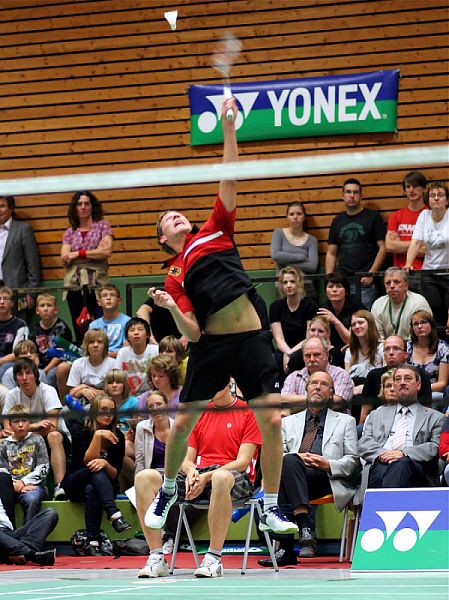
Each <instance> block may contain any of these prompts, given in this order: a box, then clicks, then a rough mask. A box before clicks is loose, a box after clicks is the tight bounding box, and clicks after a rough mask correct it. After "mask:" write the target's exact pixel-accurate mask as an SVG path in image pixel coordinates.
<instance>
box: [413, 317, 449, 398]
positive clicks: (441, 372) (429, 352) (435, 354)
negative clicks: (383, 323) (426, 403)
mask: <svg viewBox="0 0 449 600" xmlns="http://www.w3.org/2000/svg"><path fill="white" fill-rule="evenodd" d="M407 363H408V364H409V365H414V366H415V367H421V368H422V369H424V371H425V372H426V373H427V375H428V376H429V378H430V385H431V389H432V408H435V409H436V410H439V409H443V408H444V406H443V404H444V400H443V395H444V392H445V390H446V387H447V386H448V385H449V344H448V343H447V342H444V341H443V340H440V339H439V338H438V334H437V328H436V323H435V319H434V318H433V317H432V315H431V314H430V313H429V312H427V311H425V310H417V311H416V312H414V313H413V314H412V318H411V321H410V341H409V342H407Z"/></svg>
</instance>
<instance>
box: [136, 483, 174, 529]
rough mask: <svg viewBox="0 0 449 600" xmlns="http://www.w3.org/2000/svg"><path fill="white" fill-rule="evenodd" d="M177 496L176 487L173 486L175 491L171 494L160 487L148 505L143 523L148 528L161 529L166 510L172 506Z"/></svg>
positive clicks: (165, 517)
mask: <svg viewBox="0 0 449 600" xmlns="http://www.w3.org/2000/svg"><path fill="white" fill-rule="evenodd" d="M177 498H178V488H177V487H175V492H174V494H172V495H169V494H167V493H166V492H165V491H164V488H161V489H160V490H159V492H158V494H157V496H156V498H155V499H154V500H153V502H152V503H151V504H150V506H149V507H148V510H147V512H146V514H145V519H144V520H145V525H146V526H147V527H149V528H150V529H162V527H163V526H164V525H165V521H166V520H167V515H168V511H169V510H170V508H171V507H172V506H173V504H174V503H175V502H176V500H177Z"/></svg>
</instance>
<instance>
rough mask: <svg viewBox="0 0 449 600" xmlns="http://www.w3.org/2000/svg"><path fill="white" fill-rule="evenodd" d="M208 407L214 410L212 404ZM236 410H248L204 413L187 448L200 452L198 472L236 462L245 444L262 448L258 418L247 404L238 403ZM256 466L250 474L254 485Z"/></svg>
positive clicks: (250, 467)
mask: <svg viewBox="0 0 449 600" xmlns="http://www.w3.org/2000/svg"><path fill="white" fill-rule="evenodd" d="M207 406H208V408H210V407H213V402H209V404H208V405H207ZM233 406H238V407H246V410H242V409H241V408H240V410H234V411H221V410H217V411H207V412H204V413H203V414H202V415H201V417H200V419H199V421H198V422H197V424H196V425H195V427H194V428H193V431H192V433H191V434H190V437H189V442H188V445H189V446H190V447H191V448H195V450H196V452H197V458H196V466H197V467H198V468H199V467H209V466H210V465H221V466H222V465H225V464H227V463H229V462H231V461H233V460H235V459H236V458H237V456H238V453H239V450H240V446H241V445H242V444H257V445H258V446H260V444H262V436H261V434H260V430H259V427H258V425H257V421H256V418H255V416H254V413H253V411H252V410H251V409H250V408H248V405H247V403H246V402H244V401H243V400H239V399H236V400H235V404H234V405H233ZM256 454H257V452H256ZM255 457H256V455H255ZM254 463H255V461H254V460H253V461H252V462H251V463H250V465H249V467H248V469H249V471H247V472H248V475H249V478H250V479H251V481H254V476H255V472H254Z"/></svg>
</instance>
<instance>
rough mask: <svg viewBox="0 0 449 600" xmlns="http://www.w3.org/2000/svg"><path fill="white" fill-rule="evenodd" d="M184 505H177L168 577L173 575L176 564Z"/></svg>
mask: <svg viewBox="0 0 449 600" xmlns="http://www.w3.org/2000/svg"><path fill="white" fill-rule="evenodd" d="M184 510H185V508H184V504H180V505H179V517H178V524H177V526H176V534H175V542H174V544H173V554H172V557H171V563H170V571H169V573H170V575H173V571H174V570H175V563H176V556H177V555H178V548H179V539H180V537H181V529H182V517H183V514H184Z"/></svg>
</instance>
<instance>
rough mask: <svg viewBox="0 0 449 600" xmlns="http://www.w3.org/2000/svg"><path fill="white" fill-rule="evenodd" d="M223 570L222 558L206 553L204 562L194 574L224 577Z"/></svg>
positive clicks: (197, 575)
mask: <svg viewBox="0 0 449 600" xmlns="http://www.w3.org/2000/svg"><path fill="white" fill-rule="evenodd" d="M223 572H224V571H223V565H222V564H221V560H218V559H217V558H214V557H211V556H210V555H207V554H206V556H205V557H204V558H203V562H202V563H201V565H200V566H199V567H198V569H195V571H194V572H193V574H194V576H195V577H223Z"/></svg>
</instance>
